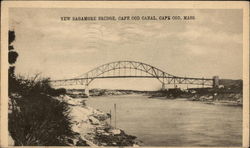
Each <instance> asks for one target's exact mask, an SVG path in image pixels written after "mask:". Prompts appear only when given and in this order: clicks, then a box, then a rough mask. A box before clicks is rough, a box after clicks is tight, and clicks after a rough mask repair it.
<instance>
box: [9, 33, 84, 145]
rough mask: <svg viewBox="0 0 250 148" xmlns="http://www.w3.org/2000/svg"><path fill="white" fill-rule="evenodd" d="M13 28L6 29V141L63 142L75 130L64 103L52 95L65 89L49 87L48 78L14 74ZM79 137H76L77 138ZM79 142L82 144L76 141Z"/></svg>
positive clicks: (44, 143) (16, 54) (21, 143)
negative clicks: (7, 84)
mask: <svg viewBox="0 0 250 148" xmlns="http://www.w3.org/2000/svg"><path fill="white" fill-rule="evenodd" d="M14 40H15V32H14V31H9V64H10V65H9V70H8V83H9V88H8V97H9V98H8V105H9V106H8V130H9V141H10V143H9V145H15V146H67V145H72V143H71V141H72V139H74V138H76V137H77V136H78V133H75V132H73V131H72V129H71V126H72V123H71V120H70V118H69V116H68V113H69V112H68V109H69V107H68V105H67V104H66V103H65V102H60V101H59V100H57V99H56V97H58V96H59V95H63V94H65V93H66V90H65V89H53V88H52V87H51V86H50V84H49V79H48V78H40V77H38V75H36V76H34V77H30V78H25V77H23V76H16V75H15V65H14V64H15V62H16V60H17V57H18V53H17V52H16V51H15V49H14V46H13V44H12V43H13V42H14ZM79 141H80V139H79ZM78 144H79V145H84V146H85V145H86V144H85V143H84V142H78Z"/></svg>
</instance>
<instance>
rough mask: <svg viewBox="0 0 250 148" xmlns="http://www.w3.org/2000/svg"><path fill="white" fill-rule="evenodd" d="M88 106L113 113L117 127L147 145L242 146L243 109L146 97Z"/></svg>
mask: <svg viewBox="0 0 250 148" xmlns="http://www.w3.org/2000/svg"><path fill="white" fill-rule="evenodd" d="M86 104H87V105H89V106H92V107H93V108H96V109H100V110H102V111H105V112H110V110H111V112H112V121H111V124H112V126H115V123H114V118H115V117H114V116H115V115H114V104H116V108H117V111H116V126H117V127H118V128H121V129H123V130H125V132H126V133H128V134H131V135H134V136H136V137H137V139H138V140H141V141H142V142H143V143H144V146H241V145H242V108H241V107H232V106H222V105H209V104H204V103H202V102H193V101H187V100H181V99H175V100H166V99H161V98H154V99H152V98H148V97H147V96H142V95H123V96H102V97H91V98H88V99H87V101H86Z"/></svg>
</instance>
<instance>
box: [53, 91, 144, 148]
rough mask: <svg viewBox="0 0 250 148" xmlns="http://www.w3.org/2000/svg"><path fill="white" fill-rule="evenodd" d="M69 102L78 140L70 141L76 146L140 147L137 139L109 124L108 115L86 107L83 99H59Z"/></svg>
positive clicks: (59, 98)
mask: <svg viewBox="0 0 250 148" xmlns="http://www.w3.org/2000/svg"><path fill="white" fill-rule="evenodd" d="M57 99H58V100H60V101H64V102H67V103H68V105H69V107H70V110H69V115H70V117H71V122H72V123H73V124H72V130H73V131H74V132H76V133H77V136H76V138H74V139H71V140H69V142H70V143H71V145H74V146H138V145H139V144H140V143H139V142H138V141H136V137H135V136H132V135H128V134H126V133H125V132H124V131H123V130H121V129H118V128H114V127H112V126H110V125H109V124H108V123H107V121H106V120H107V119H108V118H110V115H109V114H108V113H104V112H102V111H100V110H96V109H93V108H91V107H88V106H86V105H85V102H84V100H83V99H76V98H71V97H69V96H67V95H64V96H60V97H58V98H57Z"/></svg>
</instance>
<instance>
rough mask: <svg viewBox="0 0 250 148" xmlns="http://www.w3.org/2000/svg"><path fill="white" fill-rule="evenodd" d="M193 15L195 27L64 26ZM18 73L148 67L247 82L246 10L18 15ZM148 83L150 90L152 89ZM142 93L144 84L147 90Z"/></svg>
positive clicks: (13, 20)
mask: <svg viewBox="0 0 250 148" xmlns="http://www.w3.org/2000/svg"><path fill="white" fill-rule="evenodd" d="M148 15H151V16H153V15H155V16H173V15H180V16H183V15H193V16H195V18H196V19H195V20H189V21H159V20H158V21H152V20H151V21H88V22H86V21H61V19H60V17H62V16H70V17H75V16H148ZM10 28H11V29H14V30H15V32H16V41H15V43H14V47H15V49H16V50H17V51H18V53H19V57H18V60H17V63H16V73H18V74H22V75H32V74H34V73H40V72H41V73H42V74H43V75H44V76H49V77H51V78H52V79H64V78H72V77H76V76H78V75H81V74H83V73H85V72H87V71H89V70H91V69H92V68H95V67H97V66H99V65H101V64H104V63H108V62H112V61H118V60H133V61H140V62H144V63H147V64H150V65H153V66H155V67H158V68H160V69H162V70H163V71H165V72H167V73H170V74H173V75H176V76H187V77H188V76H190V77H207V78H211V77H213V76H214V75H218V76H219V77H220V78H231V79H242V69H243V68H242V53H243V52H242V11H240V10H212V9H211V10H189V9H186V10H182V9H158V10H157V9H147V10H146V9H42V8H41V9H37V8H36V9H30V8H13V9H10ZM138 83H141V84H143V86H144V87H143V88H145V89H157V88H158V87H159V86H160V83H159V82H158V81H157V80H136V79H125V80H122V79H120V80H113V81H112V83H111V81H110V80H98V81H96V82H95V81H94V83H93V85H92V87H110V88H112V87H114V88H134V89H137V87H138V86H135V84H138ZM144 84H145V85H144ZM140 87H141V86H140Z"/></svg>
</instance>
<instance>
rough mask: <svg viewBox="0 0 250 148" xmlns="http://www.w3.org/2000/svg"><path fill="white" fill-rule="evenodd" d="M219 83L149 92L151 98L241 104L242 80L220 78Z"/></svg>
mask: <svg viewBox="0 0 250 148" xmlns="http://www.w3.org/2000/svg"><path fill="white" fill-rule="evenodd" d="M220 84H221V85H220V86H219V88H190V89H187V90H181V89H179V88H175V89H168V90H159V91H156V92H151V93H149V94H150V97H151V98H153V97H165V98H168V99H174V98H188V99H189V100H192V101H203V102H206V103H211V104H216V103H218V104H219V103H221V104H222V103H224V104H225V105H242V99H243V92H242V80H226V79H222V80H220Z"/></svg>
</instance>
